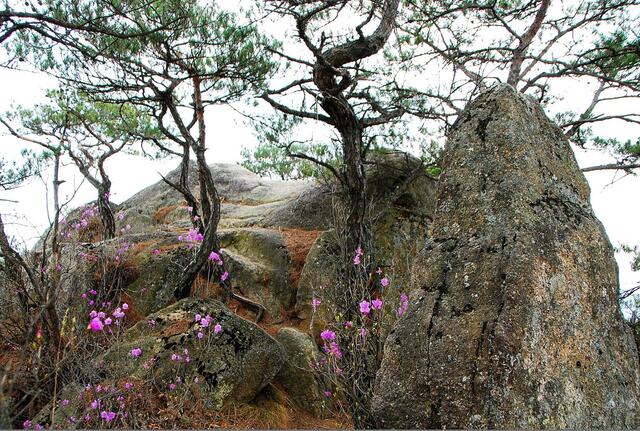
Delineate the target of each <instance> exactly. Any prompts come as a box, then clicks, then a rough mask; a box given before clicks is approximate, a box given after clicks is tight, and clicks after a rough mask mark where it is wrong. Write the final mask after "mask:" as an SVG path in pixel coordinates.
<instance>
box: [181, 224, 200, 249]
mask: <svg viewBox="0 0 640 431" xmlns="http://www.w3.org/2000/svg"><path fill="white" fill-rule="evenodd" d="M202 239H203V236H202V234H201V233H200V232H198V229H194V228H191V229H189V233H188V234H187V237H186V238H185V237H183V236H182V235H180V236H178V241H186V242H187V243H188V246H189V249H191V248H193V247H194V246H195V245H196V244H197V243H199V242H202Z"/></svg>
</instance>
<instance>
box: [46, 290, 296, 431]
mask: <svg viewBox="0 0 640 431" xmlns="http://www.w3.org/2000/svg"><path fill="white" fill-rule="evenodd" d="M196 315H200V316H202V317H203V318H204V317H206V316H210V317H211V321H210V324H208V326H206V327H205V325H203V324H202V323H201V322H197V321H196V320H195V316H196ZM217 324H219V325H220V327H219V328H218V330H216V327H215V325H217ZM199 333H201V334H202V337H199V336H198V334H199ZM134 349H140V351H139V352H138V353H137V354H136V355H133V354H132V352H134ZM285 358H286V353H285V350H284V349H283V347H282V346H281V345H280V344H279V343H278V342H277V341H275V340H274V339H273V338H272V337H271V336H270V335H268V334H267V333H266V332H264V331H263V330H262V329H261V328H259V327H258V326H256V325H255V324H253V323H251V322H249V321H247V320H244V319H243V318H241V317H239V316H237V315H235V314H234V313H232V312H230V311H229V310H228V309H227V308H226V307H224V305H222V304H221V303H220V302H218V301H216V300H200V299H195V298H187V299H184V300H181V301H179V302H177V303H176V304H174V305H172V306H170V307H167V308H165V309H162V310H160V311H158V312H156V313H153V314H151V315H149V316H148V317H147V319H145V320H143V321H140V322H138V323H137V324H136V325H134V326H133V327H131V328H130V329H128V330H127V331H126V333H125V334H124V336H123V337H122V339H121V340H119V341H117V342H116V343H115V344H114V345H113V346H112V347H111V348H109V350H107V351H106V352H105V353H103V354H102V355H99V356H98V357H97V358H96V359H95V361H94V364H93V365H94V367H95V370H96V377H97V378H96V379H94V380H93V381H89V382H87V381H82V382H74V383H71V384H69V385H67V386H66V387H65V388H64V389H63V390H62V391H61V394H60V398H59V399H61V400H62V399H66V400H69V401H70V402H68V403H65V404H60V403H58V406H57V407H58V408H57V409H56V410H55V415H54V420H53V423H52V424H51V427H52V428H69V427H77V426H81V425H83V426H91V425H93V426H95V425H96V423H95V422H93V421H94V416H95V415H93V416H92V415H91V414H90V415H89V418H88V419H82V418H84V417H86V416H85V415H86V414H87V413H93V411H92V407H91V406H90V401H98V402H100V403H101V405H103V406H107V405H111V404H115V403H114V402H113V398H115V396H116V395H119V394H120V395H124V396H125V397H126V396H128V395H127V394H128V389H127V387H126V386H125V385H126V383H125V382H132V383H133V386H134V387H135V388H136V391H140V392H142V391H145V392H147V394H146V395H147V396H154V397H166V396H167V394H170V393H171V392H174V391H181V390H182V391H183V392H184V396H193V394H194V393H197V394H198V397H199V399H200V401H202V402H203V403H204V406H205V407H206V408H207V409H214V410H219V409H222V408H223V407H224V406H226V405H228V404H230V403H247V402H250V401H251V400H253V399H254V398H255V397H256V396H257V395H258V394H259V393H260V392H261V391H262V390H263V389H264V388H265V387H266V386H267V385H268V384H269V383H270V382H271V381H272V380H273V378H274V377H275V376H276V375H277V374H278V372H279V371H280V368H281V367H282V365H283V364H284V361H285ZM87 384H88V385H87ZM84 385H87V386H86V388H85V386H84ZM98 385H100V386H102V387H103V388H104V390H103V391H100V389H99V386H98ZM94 387H95V388H96V389H94ZM183 387H184V389H182V388H183ZM108 388H109V389H108ZM194 391H195V392H194ZM113 394H115V395H113ZM188 394H190V395H188ZM122 402H125V401H122ZM103 408H106V407H103ZM50 412H51V406H47V407H46V408H45V409H43V411H42V412H41V413H40V414H39V415H38V417H36V418H34V420H37V421H40V422H48V420H49V419H48V418H49V417H50V416H51V413H50ZM120 414H122V413H118V415H120ZM74 418H75V419H78V420H84V421H85V422H79V421H77V420H74ZM98 419H99V418H98ZM126 423H128V422H126ZM98 424H99V425H103V424H102V423H100V420H98Z"/></svg>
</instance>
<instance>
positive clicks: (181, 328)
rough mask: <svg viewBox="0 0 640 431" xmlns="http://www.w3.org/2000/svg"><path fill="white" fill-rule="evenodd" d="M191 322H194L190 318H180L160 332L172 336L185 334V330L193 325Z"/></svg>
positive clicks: (162, 334)
mask: <svg viewBox="0 0 640 431" xmlns="http://www.w3.org/2000/svg"><path fill="white" fill-rule="evenodd" d="M191 323H192V322H191V321H190V320H178V321H177V322H175V323H173V324H172V325H170V326H167V327H166V328H164V329H163V330H162V331H161V332H160V336H162V337H171V336H173V335H179V334H184V333H185V332H187V331H189V328H190V327H191Z"/></svg>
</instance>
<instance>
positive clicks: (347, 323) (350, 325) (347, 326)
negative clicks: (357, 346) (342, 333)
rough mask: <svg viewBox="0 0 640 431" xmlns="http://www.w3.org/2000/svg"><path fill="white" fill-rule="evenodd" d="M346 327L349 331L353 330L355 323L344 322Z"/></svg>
mask: <svg viewBox="0 0 640 431" xmlns="http://www.w3.org/2000/svg"><path fill="white" fill-rule="evenodd" d="M344 327H345V328H347V329H349V328H353V322H352V321H351V320H349V321H347V322H344Z"/></svg>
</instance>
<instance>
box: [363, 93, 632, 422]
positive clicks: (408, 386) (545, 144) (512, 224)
mask: <svg viewBox="0 0 640 431" xmlns="http://www.w3.org/2000/svg"><path fill="white" fill-rule="evenodd" d="M443 168H444V173H443V175H442V176H441V184H440V186H439V189H438V201H437V209H436V214H435V219H434V224H433V226H432V239H431V241H430V242H429V243H428V245H427V247H426V248H425V250H424V253H423V256H422V258H421V260H420V261H419V263H418V264H417V265H416V266H415V268H414V272H415V273H414V277H413V283H412V293H411V296H410V306H409V310H408V312H407V313H406V315H405V317H403V318H402V319H401V320H400V321H399V322H398V324H397V326H396V327H395V328H394V330H393V333H392V334H391V335H390V337H389V338H388V339H387V342H386V345H385V353H384V359H383V363H382V367H381V369H380V371H379V373H378V376H377V381H376V389H375V397H374V399H373V404H372V407H373V411H374V413H375V415H376V416H377V419H378V424H377V425H378V426H380V427H382V428H467V427H473V428H476V427H479V428H635V427H638V426H640V387H639V385H640V370H639V364H638V356H637V355H638V353H637V348H636V346H635V343H634V340H633V336H632V334H631V333H630V332H629V328H628V327H627V326H626V325H625V324H624V322H623V319H622V316H621V313H620V310H619V307H618V302H617V292H618V284H617V283H618V280H617V266H616V262H615V260H614V256H613V249H612V247H611V245H610V243H609V241H608V239H607V236H606V234H605V232H604V229H603V227H602V225H601V224H600V222H599V221H598V220H597V219H596V218H595V216H594V214H593V212H592V210H591V207H590V204H589V187H588V185H587V182H586V181H585V178H584V176H583V175H582V173H581V172H580V170H579V168H578V165H577V164H576V161H575V159H574V156H573V153H572V151H571V148H570V146H569V143H568V142H567V140H566V139H565V138H564V136H563V134H562V132H561V131H560V129H558V128H557V127H556V126H555V125H553V124H552V123H551V122H550V121H549V120H548V119H547V118H546V116H545V115H544V113H543V111H542V109H541V108H540V107H539V106H538V105H537V103H535V102H534V101H533V100H532V99H529V98H527V97H525V96H523V95H521V94H519V93H517V92H516V91H515V90H514V89H513V88H511V87H510V86H506V85H500V86H497V87H496V88H494V89H492V90H489V91H487V92H485V93H483V94H482V95H481V96H479V97H478V99H477V100H475V101H474V102H473V103H471V104H470V106H469V107H468V108H467V109H466V110H465V112H464V114H463V115H462V116H461V117H460V118H459V120H458V121H457V124H456V125H455V127H454V130H453V132H452V134H451V136H450V138H449V141H448V143H447V146H446V149H445V153H444V158H443Z"/></svg>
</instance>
